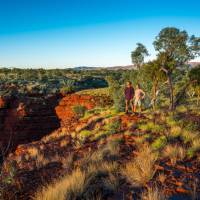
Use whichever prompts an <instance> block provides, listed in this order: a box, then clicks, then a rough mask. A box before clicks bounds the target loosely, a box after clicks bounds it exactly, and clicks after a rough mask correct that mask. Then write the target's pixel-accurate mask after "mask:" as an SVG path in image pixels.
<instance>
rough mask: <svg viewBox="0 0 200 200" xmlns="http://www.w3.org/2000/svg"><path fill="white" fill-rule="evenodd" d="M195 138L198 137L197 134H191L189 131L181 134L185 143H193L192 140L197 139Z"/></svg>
mask: <svg viewBox="0 0 200 200" xmlns="http://www.w3.org/2000/svg"><path fill="white" fill-rule="evenodd" d="M195 137H197V133H195V132H190V131H188V130H183V132H182V134H181V138H182V139H183V142H184V143H188V142H191V141H192V140H194V139H195Z"/></svg>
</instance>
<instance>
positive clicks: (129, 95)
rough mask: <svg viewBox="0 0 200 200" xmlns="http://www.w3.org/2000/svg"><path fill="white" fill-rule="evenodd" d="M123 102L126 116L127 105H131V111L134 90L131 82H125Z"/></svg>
mask: <svg viewBox="0 0 200 200" xmlns="http://www.w3.org/2000/svg"><path fill="white" fill-rule="evenodd" d="M124 94H125V100H126V114H128V108H129V105H131V109H132V111H133V109H134V107H133V97H134V88H133V86H132V83H131V81H128V82H127V85H126V87H125V90H124Z"/></svg>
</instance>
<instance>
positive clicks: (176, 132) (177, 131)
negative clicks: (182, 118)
mask: <svg viewBox="0 0 200 200" xmlns="http://www.w3.org/2000/svg"><path fill="white" fill-rule="evenodd" d="M181 132H182V129H181V127H180V126H173V127H171V129H170V137H172V138H177V137H179V136H180V135H181Z"/></svg>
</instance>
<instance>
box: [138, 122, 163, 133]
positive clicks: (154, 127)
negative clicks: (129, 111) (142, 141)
mask: <svg viewBox="0 0 200 200" xmlns="http://www.w3.org/2000/svg"><path fill="white" fill-rule="evenodd" d="M138 128H139V129H140V130H142V131H151V132H153V133H162V132H163V131H164V130H165V128H164V126H162V125H159V124H154V123H153V122H147V123H146V124H140V125H139V127H138Z"/></svg>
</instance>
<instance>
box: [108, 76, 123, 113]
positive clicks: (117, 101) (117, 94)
mask: <svg viewBox="0 0 200 200" xmlns="http://www.w3.org/2000/svg"><path fill="white" fill-rule="evenodd" d="M107 81H108V84H109V93H110V96H111V98H112V99H113V101H114V107H115V109H116V111H117V112H121V111H124V108H125V98H124V88H123V87H122V86H121V85H120V83H119V81H118V80H116V79H114V78H113V77H107Z"/></svg>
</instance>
